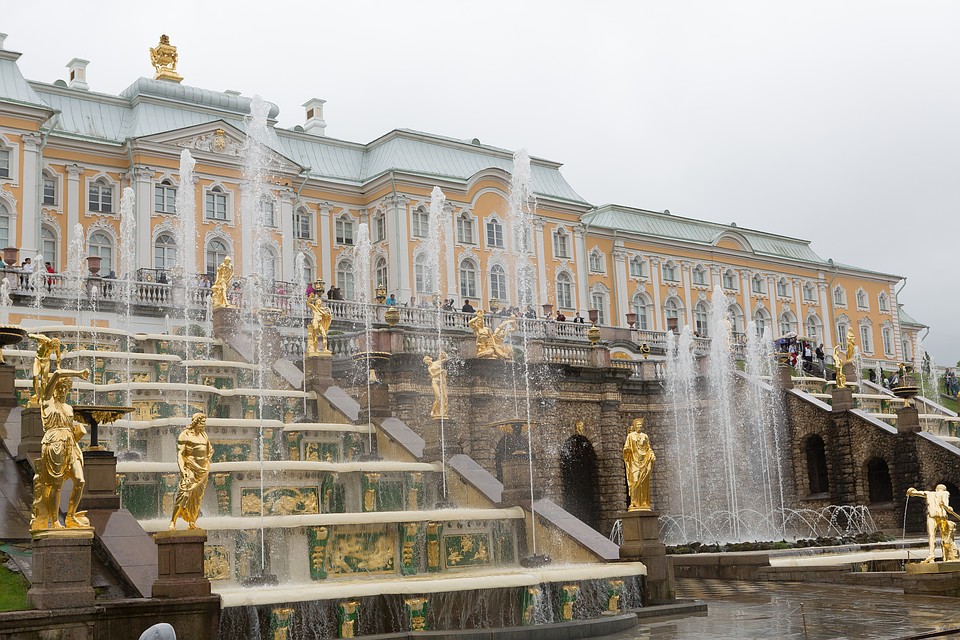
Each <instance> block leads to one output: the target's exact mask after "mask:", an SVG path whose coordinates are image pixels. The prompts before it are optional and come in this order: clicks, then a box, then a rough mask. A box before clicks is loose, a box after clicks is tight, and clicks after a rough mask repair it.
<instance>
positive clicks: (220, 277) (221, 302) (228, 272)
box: [210, 256, 233, 309]
mask: <svg viewBox="0 0 960 640" xmlns="http://www.w3.org/2000/svg"><path fill="white" fill-rule="evenodd" d="M232 279H233V260H231V259H230V256H226V257H225V258H224V259H223V262H221V263H220V266H219V267H217V278H216V280H214V281H213V286H212V287H210V297H211V298H213V308H214V309H225V308H228V307H230V301H229V300H228V299H227V293H228V288H229V287H230V281H231V280H232Z"/></svg>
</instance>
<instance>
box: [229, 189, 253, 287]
mask: <svg viewBox="0 0 960 640" xmlns="http://www.w3.org/2000/svg"><path fill="white" fill-rule="evenodd" d="M234 193H235V194H236V197H237V198H239V199H240V213H239V214H236V215H237V223H238V226H239V227H240V275H243V276H246V275H248V274H252V273H253V265H254V261H253V220H252V216H251V215H250V214H251V213H252V211H253V207H254V206H256V203H254V204H253V206H247V200H248V199H249V198H251V197H252V196H251V195H250V189H249V188H248V187H247V185H246V184H242V185H240V188H239V189H237V190H236V191H234Z"/></svg>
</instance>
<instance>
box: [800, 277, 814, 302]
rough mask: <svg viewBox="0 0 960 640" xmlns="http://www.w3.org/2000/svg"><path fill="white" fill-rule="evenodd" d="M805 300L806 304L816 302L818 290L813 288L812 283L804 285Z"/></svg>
mask: <svg viewBox="0 0 960 640" xmlns="http://www.w3.org/2000/svg"><path fill="white" fill-rule="evenodd" d="M803 299H804V301H806V302H816V300H817V288H816V287H815V286H813V283H812V282H808V283H806V284H804V285H803Z"/></svg>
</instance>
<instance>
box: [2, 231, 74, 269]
mask: <svg viewBox="0 0 960 640" xmlns="http://www.w3.org/2000/svg"><path fill="white" fill-rule="evenodd" d="M57 244H58V243H57V234H56V232H55V231H54V230H53V229H51V228H50V227H48V226H47V225H43V226H42V227H41V228H40V252H41V253H42V254H43V258H44V260H46V261H47V262H49V263H50V264H52V265H53V268H54V269H56V268H57V265H58V264H60V263H59V261H58V259H57ZM4 246H6V245H4Z"/></svg>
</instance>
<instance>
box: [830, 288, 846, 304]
mask: <svg viewBox="0 0 960 640" xmlns="http://www.w3.org/2000/svg"><path fill="white" fill-rule="evenodd" d="M833 304H839V305H845V304H847V292H846V291H844V290H843V287H834V289H833Z"/></svg>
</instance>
